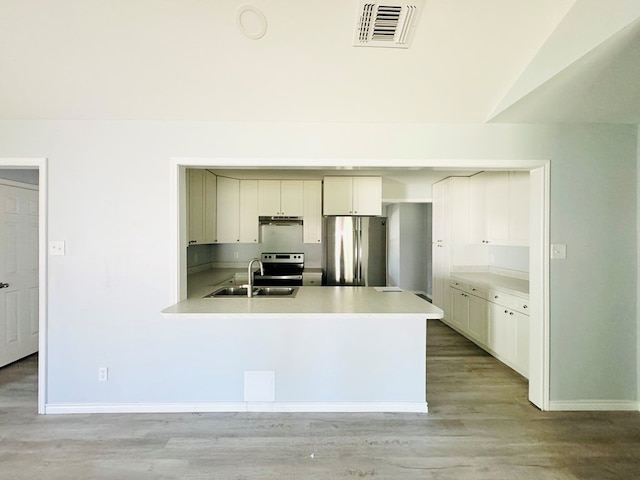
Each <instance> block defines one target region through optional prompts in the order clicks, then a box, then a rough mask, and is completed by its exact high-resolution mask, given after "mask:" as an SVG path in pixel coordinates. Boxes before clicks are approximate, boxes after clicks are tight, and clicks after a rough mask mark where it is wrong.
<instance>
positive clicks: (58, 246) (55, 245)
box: [49, 241, 64, 255]
mask: <svg viewBox="0 0 640 480" xmlns="http://www.w3.org/2000/svg"><path fill="white" fill-rule="evenodd" d="M49 255H64V241H58V242H49Z"/></svg>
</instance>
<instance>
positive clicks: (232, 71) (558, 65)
mask: <svg viewBox="0 0 640 480" xmlns="http://www.w3.org/2000/svg"><path fill="white" fill-rule="evenodd" d="M249 1H251V0H249ZM245 3H246V2H245V1H234V0H109V1H105V0H55V1H51V0H0V119H114V120H120V119H136V120H138V119H139V120H214V121H304V122H392V123H395V122H426V123H484V122H612V123H636V124H640V81H638V79H639V78H640V1H638V0H606V1H604V0H424V4H423V8H422V11H421V13H420V17H419V20H418V24H417V28H416V30H415V35H414V38H413V41H412V43H411V46H410V48H408V49H394V48H369V47H354V46H353V42H352V38H353V34H354V29H355V25H356V20H357V17H358V15H357V6H358V2H357V1H354V0H323V1H321V2H311V1H306V0H299V1H293V0H255V1H251V3H252V5H254V6H255V7H256V9H258V10H259V11H261V12H262V13H263V14H264V17H265V19H266V26H267V29H266V33H265V35H264V36H263V37H262V38H260V39H251V38H247V36H245V35H243V34H242V32H241V31H240V29H239V28H238V26H237V25H236V12H237V9H238V7H239V6H240V5H242V4H245Z"/></svg>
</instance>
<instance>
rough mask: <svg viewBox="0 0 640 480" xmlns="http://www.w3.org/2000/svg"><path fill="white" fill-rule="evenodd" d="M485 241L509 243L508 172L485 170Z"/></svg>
mask: <svg viewBox="0 0 640 480" xmlns="http://www.w3.org/2000/svg"><path fill="white" fill-rule="evenodd" d="M484 175H485V179H486V184H485V195H486V197H485V199H486V204H485V205H486V210H485V212H486V224H487V238H486V243H489V244H493V245H508V244H509V173H508V172H485V173H484Z"/></svg>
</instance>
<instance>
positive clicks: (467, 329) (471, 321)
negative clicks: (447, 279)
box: [450, 279, 487, 345]
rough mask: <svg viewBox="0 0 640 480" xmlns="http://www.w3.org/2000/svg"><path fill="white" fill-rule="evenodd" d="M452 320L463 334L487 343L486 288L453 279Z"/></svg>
mask: <svg viewBox="0 0 640 480" xmlns="http://www.w3.org/2000/svg"><path fill="white" fill-rule="evenodd" d="M450 285H451V322H452V323H453V325H454V326H455V327H456V328H457V329H458V330H459V331H460V333H462V334H463V335H465V336H467V337H469V338H471V339H472V340H474V341H475V342H476V343H479V344H481V345H485V344H486V341H487V339H486V336H487V326H486V302H485V299H484V294H485V292H484V289H482V288H481V287H478V286H474V285H470V284H467V283H464V282H461V281H458V280H456V279H452V280H451V284H450Z"/></svg>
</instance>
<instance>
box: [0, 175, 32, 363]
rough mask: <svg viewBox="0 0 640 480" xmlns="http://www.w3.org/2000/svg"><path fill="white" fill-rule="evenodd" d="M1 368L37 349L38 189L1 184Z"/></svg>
mask: <svg viewBox="0 0 640 480" xmlns="http://www.w3.org/2000/svg"><path fill="white" fill-rule="evenodd" d="M0 287H2V288H0V367H1V366H4V365H7V364H9V363H11V362H15V361H16V360H19V359H21V358H23V357H26V356H27V355H31V354H32V353H35V352H37V351H38V330H39V328H38V296H39V291H38V191H37V190H33V189H30V188H20V187H15V186H7V185H0Z"/></svg>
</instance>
